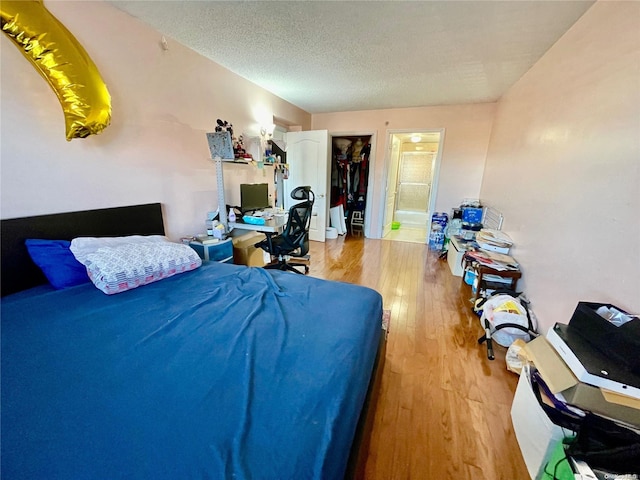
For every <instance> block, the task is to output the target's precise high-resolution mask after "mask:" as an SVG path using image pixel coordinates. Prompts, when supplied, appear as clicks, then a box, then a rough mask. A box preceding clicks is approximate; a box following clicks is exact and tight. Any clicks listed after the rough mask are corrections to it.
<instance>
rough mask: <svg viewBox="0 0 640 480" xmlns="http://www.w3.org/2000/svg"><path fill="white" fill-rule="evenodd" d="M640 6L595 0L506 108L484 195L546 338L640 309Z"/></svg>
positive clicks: (500, 112) (498, 121)
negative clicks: (602, 312)
mask: <svg viewBox="0 0 640 480" xmlns="http://www.w3.org/2000/svg"><path fill="white" fill-rule="evenodd" d="M638 25H640V3H637V2H617V1H600V2H598V3H596V4H595V5H594V6H593V7H592V8H591V9H590V10H588V11H587V12H586V13H585V15H584V16H583V17H582V18H581V19H580V20H578V22H577V23H576V24H575V25H574V26H573V27H572V28H571V29H570V30H569V31H568V32H567V33H566V34H565V35H564V36H563V37H562V38H561V39H560V40H559V41H558V42H557V43H556V44H555V45H554V46H553V47H552V48H551V49H550V50H549V51H548V52H547V53H546V54H545V55H544V57H543V58H542V59H541V60H540V61H539V62H538V63H536V64H535V65H534V67H533V68H531V70H530V71H529V72H528V73H527V74H526V75H524V76H523V77H522V78H521V79H520V81H519V82H518V83H517V84H516V85H515V86H514V87H512V88H511V89H510V90H509V92H508V93H507V94H506V95H505V96H504V97H503V98H502V99H501V100H500V102H499V103H498V108H497V112H496V116H495V121H494V127H493V132H492V135H491V142H490V146H489V151H488V156H487V164H486V169H485V174H484V180H483V183H482V189H481V198H482V200H483V201H484V202H485V203H487V204H489V205H492V206H495V207H496V208H497V209H498V210H501V211H502V212H503V213H504V215H505V223H504V230H505V231H506V232H507V233H509V234H510V235H511V236H512V237H513V239H514V240H515V244H516V248H515V249H514V252H513V253H514V256H515V257H516V258H517V259H518V260H519V261H520V263H521V264H522V266H523V273H524V276H523V283H522V285H521V286H522V287H523V288H524V290H525V291H526V293H527V294H528V296H529V297H530V299H531V300H532V301H533V308H534V310H535V312H536V313H537V315H538V317H539V318H540V320H541V323H542V326H543V330H544V331H546V329H547V328H548V327H549V326H551V325H553V323H555V322H563V323H566V322H568V321H569V319H570V317H571V314H572V313H573V310H574V309H575V306H576V304H577V302H578V301H580V300H586V301H595V302H609V303H613V304H615V305H618V306H619V307H621V308H625V309H628V311H630V312H635V313H637V312H640V248H639V247H640V175H639V165H640V34H639V33H638Z"/></svg>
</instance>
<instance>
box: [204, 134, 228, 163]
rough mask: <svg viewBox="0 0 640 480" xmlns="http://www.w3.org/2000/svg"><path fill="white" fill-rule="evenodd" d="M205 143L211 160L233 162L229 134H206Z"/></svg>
mask: <svg viewBox="0 0 640 480" xmlns="http://www.w3.org/2000/svg"><path fill="white" fill-rule="evenodd" d="M207 142H209V151H210V152H211V158H214V159H215V158H216V157H220V158H221V159H223V160H234V158H235V156H234V154H233V142H232V141H231V132H207Z"/></svg>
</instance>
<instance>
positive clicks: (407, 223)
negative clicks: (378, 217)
mask: <svg viewBox="0 0 640 480" xmlns="http://www.w3.org/2000/svg"><path fill="white" fill-rule="evenodd" d="M443 133H444V131H443V130H412V131H389V138H388V145H389V148H388V150H387V158H386V165H385V166H386V170H387V176H386V178H387V184H386V189H385V199H384V209H383V212H384V217H383V222H382V235H381V237H382V238H384V239H385V240H398V241H405V242H414V243H427V242H428V225H429V223H430V222H429V218H430V217H431V214H432V213H433V207H434V205H435V199H436V195H437V182H438V174H439V170H440V156H441V155H440V152H441V150H442V141H443V137H444V135H443Z"/></svg>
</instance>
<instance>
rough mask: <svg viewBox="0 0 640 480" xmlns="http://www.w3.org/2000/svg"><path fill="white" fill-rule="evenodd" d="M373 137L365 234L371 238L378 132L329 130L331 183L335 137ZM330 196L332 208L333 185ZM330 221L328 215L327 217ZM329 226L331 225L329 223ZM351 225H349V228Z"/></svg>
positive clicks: (329, 204)
mask: <svg viewBox="0 0 640 480" xmlns="http://www.w3.org/2000/svg"><path fill="white" fill-rule="evenodd" d="M364 136H369V137H371V140H370V143H371V153H369V174H368V175H367V200H366V205H367V206H366V208H365V209H364V236H365V238H371V210H373V201H374V198H373V182H374V180H375V178H374V170H375V168H374V167H375V156H376V155H375V152H376V134H375V132H374V131H362V130H361V131H355V132H353V131H349V132H343V131H338V132H329V148H330V150H329V183H331V163H332V162H333V137H364ZM328 195H329V198H328V200H327V205H328V206H329V208H331V187H329V191H328ZM327 223H328V217H327ZM327 226H329V225H327ZM348 228H349V225H347V229H348Z"/></svg>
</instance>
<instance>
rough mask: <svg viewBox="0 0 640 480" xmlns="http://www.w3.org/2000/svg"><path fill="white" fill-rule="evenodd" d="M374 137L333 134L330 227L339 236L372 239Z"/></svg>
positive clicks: (372, 135)
mask: <svg viewBox="0 0 640 480" xmlns="http://www.w3.org/2000/svg"><path fill="white" fill-rule="evenodd" d="M374 137H375V135H374V134H373V133H334V132H332V133H331V141H330V144H331V170H330V171H331V179H330V186H331V189H330V190H331V194H330V225H331V227H332V228H336V230H337V234H338V235H349V236H353V237H361V238H365V237H368V236H369V224H370V217H371V208H370V205H371V188H369V185H370V183H369V182H370V177H371V175H372V172H373V156H372V152H374V151H375V143H374V141H375V138H374Z"/></svg>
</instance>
